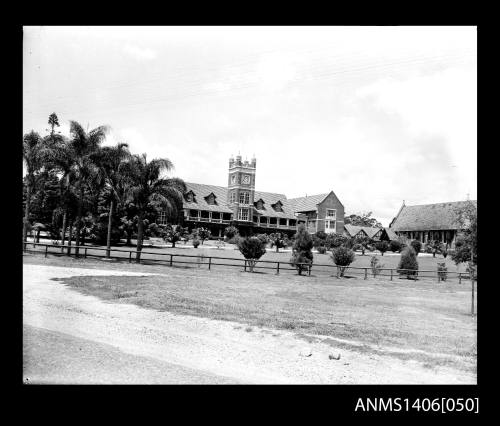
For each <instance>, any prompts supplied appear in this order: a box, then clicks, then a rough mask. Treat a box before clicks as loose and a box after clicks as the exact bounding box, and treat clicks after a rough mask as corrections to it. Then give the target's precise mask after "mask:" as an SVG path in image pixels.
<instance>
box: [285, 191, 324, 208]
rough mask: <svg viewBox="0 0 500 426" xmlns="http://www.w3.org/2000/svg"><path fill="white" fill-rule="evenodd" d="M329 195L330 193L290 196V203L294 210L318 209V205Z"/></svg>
mask: <svg viewBox="0 0 500 426" xmlns="http://www.w3.org/2000/svg"><path fill="white" fill-rule="evenodd" d="M327 196H328V194H318V195H309V196H307V197H299V198H289V199H288V203H290V206H291V208H292V210H293V211H295V212H307V211H311V210H316V207H317V205H318V204H319V203H321V202H322V201H323V200H324V199H325V198H326V197H327Z"/></svg>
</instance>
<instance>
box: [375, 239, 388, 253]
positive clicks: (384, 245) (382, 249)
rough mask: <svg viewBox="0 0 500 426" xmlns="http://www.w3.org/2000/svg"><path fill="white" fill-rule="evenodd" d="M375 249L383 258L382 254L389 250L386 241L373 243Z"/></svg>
mask: <svg viewBox="0 0 500 426" xmlns="http://www.w3.org/2000/svg"><path fill="white" fill-rule="evenodd" d="M375 248H376V249H377V250H378V251H379V252H380V254H381V255H382V256H383V255H384V253H385V252H386V251H387V250H389V243H388V242H387V241H377V242H376V243H375Z"/></svg>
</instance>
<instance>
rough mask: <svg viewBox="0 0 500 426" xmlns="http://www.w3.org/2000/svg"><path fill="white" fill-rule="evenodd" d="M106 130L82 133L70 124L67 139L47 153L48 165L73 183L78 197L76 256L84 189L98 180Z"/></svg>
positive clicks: (104, 128)
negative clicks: (51, 165) (101, 149)
mask: <svg viewBox="0 0 500 426" xmlns="http://www.w3.org/2000/svg"><path fill="white" fill-rule="evenodd" d="M108 130H109V127H108V126H99V127H96V128H95V129H92V130H91V131H89V132H86V131H85V130H84V129H83V127H82V126H81V125H80V124H79V123H78V122H76V121H70V135H71V139H70V140H64V141H62V143H57V144H56V146H55V147H53V149H52V150H51V153H52V158H51V161H53V162H54V163H56V164H58V165H59V166H60V167H61V168H62V169H64V173H65V174H66V175H67V179H68V180H71V179H73V180H74V182H75V191H76V195H77V197H78V207H77V216H76V219H75V225H76V231H75V234H76V235H75V244H76V248H75V254H76V255H78V246H79V245H80V233H81V228H82V217H83V203H84V191H85V187H86V186H87V187H90V186H91V185H92V183H94V182H95V181H96V180H98V178H99V176H102V174H101V169H100V168H99V167H98V160H99V157H100V154H99V150H100V148H101V144H102V142H103V141H104V139H105V138H106V134H107V132H108Z"/></svg>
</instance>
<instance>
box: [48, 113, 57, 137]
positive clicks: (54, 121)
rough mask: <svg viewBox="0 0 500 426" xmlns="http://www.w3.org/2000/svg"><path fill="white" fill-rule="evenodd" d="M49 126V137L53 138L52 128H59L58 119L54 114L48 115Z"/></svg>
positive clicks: (53, 131)
mask: <svg viewBox="0 0 500 426" xmlns="http://www.w3.org/2000/svg"><path fill="white" fill-rule="evenodd" d="M49 126H50V136H54V134H55V129H54V127H56V126H57V127H59V119H58V118H57V115H56V113H55V112H53V113H52V114H50V115H49Z"/></svg>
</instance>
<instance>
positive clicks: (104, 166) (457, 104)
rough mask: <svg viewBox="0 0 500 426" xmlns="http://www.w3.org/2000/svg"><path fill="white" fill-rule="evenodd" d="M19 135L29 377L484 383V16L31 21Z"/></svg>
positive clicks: (35, 380)
mask: <svg viewBox="0 0 500 426" xmlns="http://www.w3.org/2000/svg"><path fill="white" fill-rule="evenodd" d="M22 131H23V148H22V162H23V166H22V197H21V196H20V198H22V214H23V218H22V220H19V226H18V231H16V232H19V233H20V231H21V225H22V238H23V243H22V262H21V263H22V378H21V380H22V384H23V388H24V387H26V386H28V385H150V384H151V385H158V384H161V385H228V384H230V385H255V384H259V385H277V384H280V385H284V384H287V385H437V384H440V385H477V316H478V284H477V252H478V250H477V187H478V185H477V173H478V168H477V26H472V25H471V26H467V25H465V26H453V25H452V26H432V25H427V26H426V25H421V26H419V25H415V26H404V25H403V26H391V25H387V26H362V25H360V26H334V25H332V26H307V25H305V26H266V25H262V26H259V25H255V26H244V25H242V26H216V25H213V26H210V25H208V26H173V25H171V26H77V25H75V26H43V25H41V26H23V27H22ZM18 137H20V135H18ZM19 142H20V141H19ZM19 142H16V144H18V145H20V143H19ZM19 162H20V159H19V161H18V164H19ZM20 191H21V186H19V192H20ZM20 202H21V200H20V201H19V202H18V204H20ZM19 209H21V207H19ZM14 237H15V239H17V240H19V239H20V238H19V237H20V235H18V236H17V237H16V233H14ZM484 310H485V309H483V311H484ZM352 408H354V407H352Z"/></svg>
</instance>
